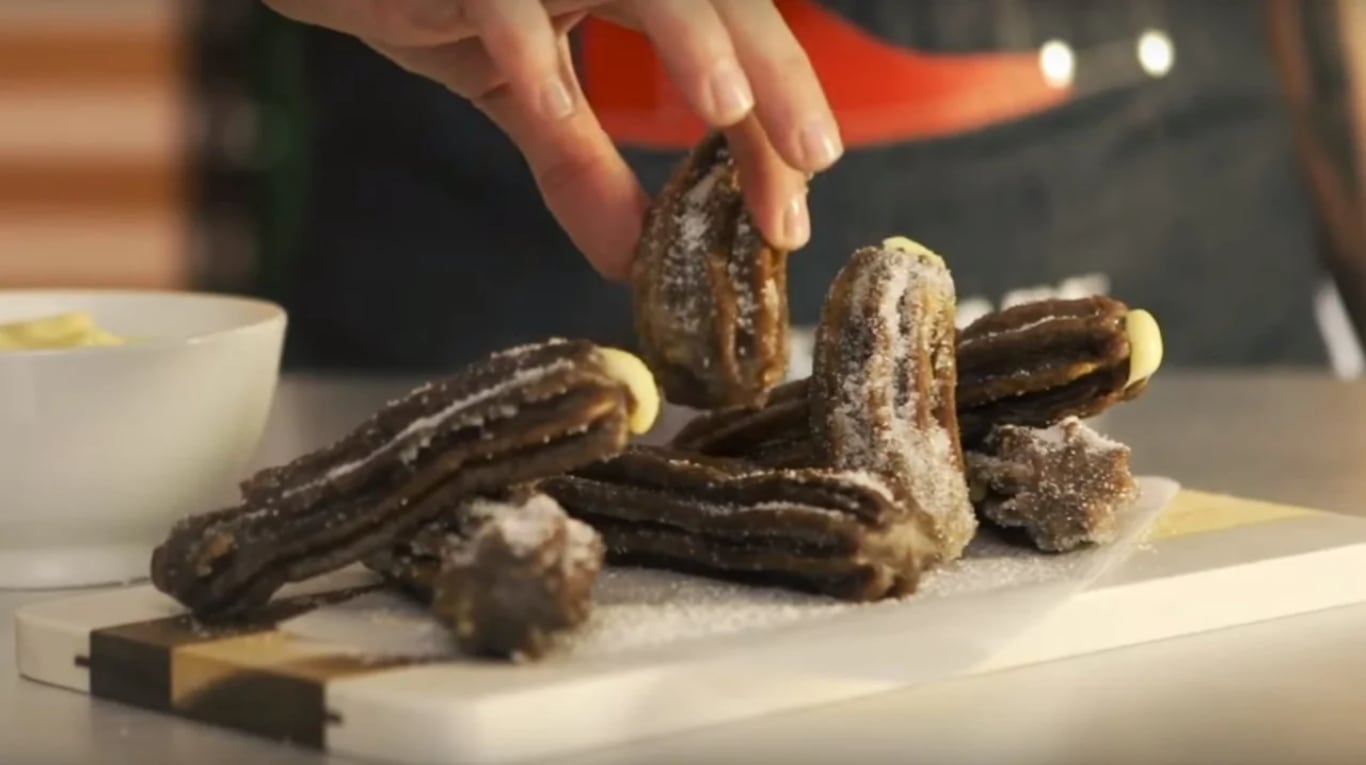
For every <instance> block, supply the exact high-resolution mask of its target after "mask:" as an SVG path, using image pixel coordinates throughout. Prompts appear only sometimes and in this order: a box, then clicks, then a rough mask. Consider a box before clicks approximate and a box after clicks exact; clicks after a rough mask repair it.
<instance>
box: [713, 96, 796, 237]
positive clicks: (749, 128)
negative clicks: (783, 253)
mask: <svg viewBox="0 0 1366 765" xmlns="http://www.w3.org/2000/svg"><path fill="white" fill-rule="evenodd" d="M726 135H727V140H728V142H729V144H730V147H731V154H732V156H734V158H735V162H736V167H737V169H738V171H739V174H740V187H741V190H742V192H743V193H744V197H745V204H746V206H747V208H748V209H749V213H750V217H751V218H752V219H753V220H754V225H755V226H756V227H757V228H758V229H759V232H760V233H761V234H763V236H764V239H765V240H766V241H767V242H769V243H770V244H772V245H773V246H775V247H779V248H781V249H785V250H797V249H801V248H802V247H805V246H806V245H807V243H808V242H809V241H810V239H811V214H810V210H809V209H808V207H807V199H806V197H807V180H808V178H809V177H810V175H809V174H808V173H803V172H800V171H797V170H794V169H793V168H792V167H790V166H789V165H787V164H786V163H785V162H784V160H783V158H782V156H781V155H780V154H779V153H778V151H777V149H775V148H774V147H773V145H772V144H771V143H770V142H769V140H768V137H767V136H766V135H765V134H764V132H763V130H762V129H761V128H760V127H759V126H758V124H757V122H756V120H755V119H754V118H753V117H751V118H750V119H747V120H745V122H744V123H742V124H741V125H740V126H738V127H737V128H735V129H733V130H729V131H726Z"/></svg>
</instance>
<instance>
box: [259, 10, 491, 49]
mask: <svg viewBox="0 0 1366 765" xmlns="http://www.w3.org/2000/svg"><path fill="white" fill-rule="evenodd" d="M264 1H265V4H266V5H267V6H269V7H270V8H271V9H272V10H274V11H275V12H276V13H279V14H280V15H282V16H286V17H288V18H291V19H294V20H295V21H301V22H303V23H305V24H313V25H316V26H321V27H326V28H328V29H334V30H336V31H338V32H345V33H346V34H350V35H355V36H356V37H360V38H363V39H367V40H377V41H381V42H383V43H385V44H388V45H403V46H417V45H440V44H442V43H447V42H454V41H456V40H460V39H463V38H465V37H469V36H471V35H473V34H474V32H473V30H472V29H471V28H470V25H469V24H468V23H467V22H466V21H465V19H464V2H463V0H264Z"/></svg>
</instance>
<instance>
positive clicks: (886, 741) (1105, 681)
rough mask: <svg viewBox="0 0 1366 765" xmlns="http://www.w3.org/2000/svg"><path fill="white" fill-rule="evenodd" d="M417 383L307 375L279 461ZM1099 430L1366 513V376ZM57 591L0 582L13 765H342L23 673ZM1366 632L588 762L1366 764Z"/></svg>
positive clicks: (968, 684)
mask: <svg viewBox="0 0 1366 765" xmlns="http://www.w3.org/2000/svg"><path fill="white" fill-rule="evenodd" d="M408 382H409V381H403V380H354V379H347V380H342V379H314V378H287V379H286V380H285V381H284V383H283V384H282V386H281V389H280V393H279V396H278V397H277V402H276V413H275V416H274V418H273V420H272V423H271V427H270V430H269V433H268V434H267V437H266V440H265V442H264V444H263V447H262V453H261V456H260V460H261V462H262V463H271V462H275V461H278V460H281V459H287V458H289V457H292V456H294V455H296V454H298V453H299V452H301V451H303V450H306V449H308V448H310V447H313V446H316V445H318V444H320V443H322V442H324V441H326V440H330V439H331V438H333V437H335V436H337V435H339V434H340V433H341V432H343V431H344V430H345V429H346V428H347V427H348V426H349V425H351V424H353V423H354V422H355V421H356V420H357V419H358V418H361V417H363V416H365V415H366V414H367V413H368V412H369V411H370V410H371V409H373V408H374V407H375V406H377V405H378V404H379V403H381V402H382V401H384V400H386V399H387V398H389V397H391V396H393V395H395V394H397V393H399V392H401V391H403V390H404V389H406V387H407V386H408ZM1099 427H1101V429H1103V430H1105V431H1106V432H1108V433H1110V434H1112V435H1114V436H1116V437H1118V438H1120V439H1122V440H1124V441H1126V442H1128V443H1129V444H1131V445H1132V446H1133V448H1134V452H1135V461H1136V463H1137V468H1138V470H1139V471H1140V472H1144V473H1156V474H1164V475H1170V476H1172V477H1174V478H1177V479H1179V480H1181V481H1182V482H1183V483H1184V484H1186V485H1188V486H1191V487H1195V488H1201V489H1207V490H1214V491H1225V492H1231V493H1237V494H1241V495H1244V496H1249V497H1256V498H1263V499H1270V500H1276V501H1281V502H1288V503H1297V504H1302V505H1307V506H1312V507H1318V508H1322V509H1328V510H1334V511H1338V512H1343V513H1350V514H1356V515H1362V516H1366V382H1350V383H1349V382H1340V381H1334V380H1331V379H1328V378H1326V377H1322V376H1319V375H1316V374H1311V373H1299V372H1293V371H1286V372H1269V373H1265V374H1256V375H1249V374H1234V373H1180V372H1175V371H1168V372H1165V373H1164V374H1163V376H1162V378H1161V380H1160V381H1159V383H1158V384H1156V385H1154V386H1153V388H1152V390H1151V391H1150V392H1149V393H1148V394H1147V395H1146V396H1145V397H1144V398H1142V399H1141V400H1139V401H1137V402H1134V403H1131V404H1127V405H1125V406H1123V407H1121V408H1119V409H1117V410H1115V411H1113V412H1111V413H1110V414H1108V415H1106V416H1105V417H1104V418H1103V420H1102V421H1101V422H1100V423H1099ZM1362 575H1363V576H1366V572H1362ZM42 597H51V593H12V592H11V593H5V592H0V620H3V626H0V763H4V764H5V765H45V764H46V763H85V762H98V763H141V764H145V765H160V764H161V763H190V762H193V763H218V762H223V763H238V762H252V763H255V764H256V765H268V764H272V763H282V764H286V763H287V764H288V765H305V764H310V763H324V762H333V761H339V760H336V759H335V758H327V757H324V756H321V755H318V754H315V753H311V752H305V751H300V750H297V749H293V748H290V747H286V746H281V745H277V744H273V743H270V742H266V741H261V740H257V739H253V738H250V737H247V736H243V735H239V734H236V733H233V732H230V731H225V730H219V729H214V728H210V727H207V726H202V725H197V724H193V723H188V722H183V721H179V720H174V719H170V718H167V717H163V716H160V715H154V714H151V713H148V712H143V711H140V710H136V709H131V708H126V707H122V706H119V705H115V704H111V703H106V702H99V701H92V700H91V699H89V698H88V697H85V696H82V695H79V694H75V693H70V692H67V691H62V690H58V689H53V688H47V687H43V686H39V685H36V684H33V683H29V682H27V681H24V680H22V679H21V678H19V677H18V676H17V674H16V672H15V670H14V664H13V653H14V646H13V632H12V626H11V620H10V614H11V612H12V611H13V609H14V608H16V607H17V606H19V605H20V604H22V603H25V602H29V601H31V600H34V599H38V598H42ZM1364 635H1366V606H1357V607H1349V608H1342V609H1336V610H1332V611H1326V612H1322V613H1318V614H1311V615H1308V616H1300V617H1295V618H1289V619H1282V620H1278V621H1273V622H1267V623H1263V624H1257V625H1250V626H1246V627H1240V628H1237V629H1231V630H1224V631H1220V632H1214V633H1208V634H1203V635H1196V636H1192V637H1187V638H1181V639H1176V640H1168V641H1163V642H1159V643H1152V644H1148V645H1142V646H1136V647H1133V648H1127V649H1123V650H1119V651H1111V652H1108V653H1103V654H1097V655H1092V656H1087V657H1082V658H1079V659H1072V660H1068V661H1062V662H1056V663H1052V664H1045V665H1039V666H1033V667H1025V668H1021V669H1016V670H1011V671H1008V672H1003V673H998V674H993V675H987V676H980V677H973V678H967V679H960V680H953V681H948V682H943V683H938V684H935V685H930V686H925V687H921V688H916V689H912V690H908V691H902V692H896V693H889V694H883V695H879V696H874V697H869V698H866V699H862V700H858V701H855V702H849V703H843V704H838V705H833V706H828V707H822V708H819V709H811V710H805V711H800V712H794V713H788V714H781V715H775V716H772V717H767V718H762V719H758V720H753V721H749V722H744V723H738V724H734V725H729V726H723V727H718V728H713V729H707V730H702V731H697V732H693V733H690V734H688V735H685V736H676V737H671V738H667V739H660V740H656V741H648V742H643V743H640V744H636V745H632V746H630V747H626V748H622V749H618V750H611V751H602V752H592V753H587V754H584V755H580V756H577V757H574V758H571V759H570V760H569V761H570V762H573V763H577V764H578V765H590V764H593V763H597V764H601V763H634V762H642V761H655V762H684V761H693V760H699V759H710V760H711V761H731V760H741V759H743V760H754V759H760V760H763V761H767V762H783V761H786V762H791V763H794V764H795V763H802V762H819V761H825V760H826V759H828V758H829V757H830V756H832V755H835V754H836V753H838V754H839V755H840V756H841V757H846V758H853V759H855V760H859V761H865V762H884V761H886V762H893V761H896V762H900V761H909V760H916V761H921V762H955V763H965V762H966V763H970V762H983V763H1002V762H1011V763H1094V762H1107V763H1128V762H1134V763H1139V762H1141V763H1147V764H1149V765H1152V764H1155V763H1187V762H1202V763H1223V762H1230V763H1232V762H1237V763H1248V764H1253V763H1263V762H1265V763H1279V762H1295V763H1302V764H1307V763H1348V762H1366V726H1363V725H1362V724H1361V721H1360V718H1361V716H1362V713H1363V711H1366V650H1364V649H1366V637H1363V636H1364ZM528 725H529V726H534V721H528ZM528 732H529V733H531V732H532V731H531V729H530V728H529V731H528ZM562 762H563V760H562Z"/></svg>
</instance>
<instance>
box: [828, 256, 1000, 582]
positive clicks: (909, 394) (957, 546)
mask: <svg viewBox="0 0 1366 765" xmlns="http://www.w3.org/2000/svg"><path fill="white" fill-rule="evenodd" d="M954 304H955V294H954V284H953V279H952V277H951V276H950V274H949V272H948V269H947V267H946V266H945V264H944V262H943V260H942V259H940V258H939V257H937V256H935V255H933V254H932V253H927V252H920V251H909V250H906V249H903V248H899V247H882V248H865V249H863V250H860V251H858V252H856V253H855V254H854V256H853V257H852V258H851V260H850V262H849V264H848V265H846V266H845V268H844V270H843V271H842V272H841V274H840V276H839V277H838V279H837V280H836V283H835V285H834V286H833V287H832V289H831V297H830V299H829V300H828V301H827V305H826V312H825V315H824V316H823V317H822V323H821V327H820V333H821V337H820V339H819V341H818V345H819V347H818V352H817V354H816V367H815V369H814V370H813V377H814V378H815V379H816V380H817V381H818V382H817V384H818V386H819V389H818V396H819V399H818V401H817V402H816V406H815V407H813V412H814V414H815V417H816V418H817V422H816V424H817V426H818V428H819V427H823V428H824V431H825V432H824V433H823V434H822V436H823V438H824V439H825V444H824V448H825V449H826V451H827V456H828V457H829V458H830V459H831V460H832V461H833V463H834V464H836V465H837V466H840V467H846V468H862V469H867V470H870V471H874V472H877V473H880V474H883V475H886V476H888V477H889V478H890V479H892V480H894V481H895V482H896V483H897V484H898V485H899V487H900V488H901V489H902V491H903V495H904V498H905V499H906V500H907V501H908V503H910V504H913V505H914V507H913V508H908V510H910V511H912V512H914V513H919V514H921V515H922V516H923V517H924V518H925V519H927V520H928V522H929V526H930V529H931V530H932V532H931V533H932V535H933V537H934V538H933V539H926V540H925V541H924V542H923V544H924V546H925V547H926V548H927V549H926V554H927V555H928V556H929V557H942V558H944V559H952V558H954V557H957V555H958V554H960V553H961V551H962V549H963V547H964V546H965V545H966V544H967V543H968V541H969V540H970V539H971V537H972V534H973V532H974V531H975V530H976V521H975V518H974V516H973V513H972V508H971V505H970V504H969V502H968V492H967V484H966V481H965V478H964V475H963V469H962V461H961V453H960V450H959V445H958V440H957V433H956V428H957V422H956V419H955V418H954V410H955V406H954V400H953V387H954V384H955V380H956V370H955V367H954V331H955V326H954V324H953V314H952V309H953V306H954ZM933 548H937V549H933Z"/></svg>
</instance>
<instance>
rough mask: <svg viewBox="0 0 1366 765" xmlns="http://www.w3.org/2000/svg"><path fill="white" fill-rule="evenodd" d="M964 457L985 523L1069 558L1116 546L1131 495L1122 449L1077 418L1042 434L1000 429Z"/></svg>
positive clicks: (1126, 459)
mask: <svg viewBox="0 0 1366 765" xmlns="http://www.w3.org/2000/svg"><path fill="white" fill-rule="evenodd" d="M982 449H983V451H982V452H980V453H970V454H969V455H968V469H969V473H970V475H971V480H972V483H973V486H974V488H975V490H976V491H977V492H978V493H979V494H981V495H982V499H981V500H980V501H979V502H978V509H979V511H980V512H981V513H982V515H983V517H985V518H987V519H989V520H990V521H992V522H993V523H996V524H998V525H1001V526H1004V527H1011V528H1021V529H1023V530H1024V531H1025V532H1027V533H1028V534H1029V536H1030V538H1031V539H1032V540H1033V542H1034V544H1035V545H1036V546H1038V547H1039V548H1041V549H1044V550H1050V551H1068V550H1073V549H1076V548H1079V547H1083V546H1086V545H1093V544H1105V543H1108V542H1110V541H1112V540H1113V539H1114V536H1115V533H1116V530H1115V523H1116V520H1115V518H1116V513H1117V512H1118V510H1119V509H1120V508H1122V507H1124V506H1126V505H1127V504H1128V503H1130V502H1131V501H1133V499H1134V497H1135V496H1136V493H1137V488H1136V484H1135V482H1134V479H1133V476H1132V475H1131V474H1130V472H1129V449H1128V447H1126V446H1124V445H1123V444H1120V443H1118V442H1116V441H1113V440H1111V439H1109V438H1106V437H1105V436H1103V435H1101V434H1100V433H1097V432H1096V431H1095V430H1093V429H1092V428H1090V427H1088V426H1087V425H1086V424H1085V423H1084V422H1082V421H1081V420H1079V419H1077V418H1076V417H1069V418H1067V419H1065V420H1063V421H1061V422H1059V423H1058V424H1056V425H1053V426H1051V427H1048V428H1022V427H1017V426H1010V425H1004V426H999V427H998V428H996V429H995V430H993V431H992V433H991V434H990V435H989V436H988V438H987V439H986V441H985V443H984V444H983V446H982Z"/></svg>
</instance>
